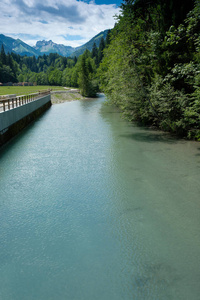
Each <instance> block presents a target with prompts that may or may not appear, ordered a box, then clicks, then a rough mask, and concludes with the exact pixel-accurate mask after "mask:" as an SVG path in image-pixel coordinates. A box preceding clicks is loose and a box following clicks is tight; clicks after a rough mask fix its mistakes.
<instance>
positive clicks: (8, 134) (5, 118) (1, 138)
mask: <svg viewBox="0 0 200 300" xmlns="http://www.w3.org/2000/svg"><path fill="white" fill-rule="evenodd" d="M50 106H51V96H50V95H46V96H43V97H41V98H40V99H37V100H34V101H32V102H30V103H27V104H24V105H22V106H19V107H16V108H13V109H10V110H7V111H5V112H1V113H0V147H1V146H2V145H3V144H5V143H6V142H7V141H9V140H10V139H11V138H12V137H14V136H15V135H17V134H18V133H19V132H20V131H21V130H22V129H23V128H25V127H26V126H27V125H28V124H29V123H31V122H32V121H34V120H35V119H36V118H37V117H39V116H40V115H41V114H42V113H43V112H44V111H45V110H47V109H48V108H49V107H50Z"/></svg>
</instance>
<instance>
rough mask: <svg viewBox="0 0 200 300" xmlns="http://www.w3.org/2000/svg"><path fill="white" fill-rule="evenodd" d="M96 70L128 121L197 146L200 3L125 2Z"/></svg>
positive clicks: (199, 125) (189, 0)
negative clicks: (187, 139) (159, 130)
mask: <svg viewBox="0 0 200 300" xmlns="http://www.w3.org/2000/svg"><path fill="white" fill-rule="evenodd" d="M121 12H122V13H121V15H120V16H119V17H118V21H117V24H116V26H115V28H114V29H113V30H112V32H111V36H110V40H111V41H110V44H109V46H108V47H107V48H106V49H105V50H104V58H103V60H102V62H101V64H100V67H99V70H98V76H99V78H100V86H101V89H102V90H103V91H104V92H105V93H106V95H107V97H108V99H109V101H110V102H111V103H114V104H115V105H117V106H118V107H119V108H120V109H121V111H122V112H123V114H124V115H125V116H126V117H127V118H128V119H129V120H131V121H135V122H139V123H140V124H144V125H151V126H156V127H158V128H160V129H162V130H166V131H170V132H172V133H174V134H177V135H179V136H183V137H187V138H191V139H197V140H200V35H199V33H200V2H199V1H198V0H197V1H192V0H184V1H181V2H178V1H176V0H165V1H162V0H148V1H145V0H124V3H123V4H122V5H121Z"/></svg>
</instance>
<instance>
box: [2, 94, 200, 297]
mask: <svg viewBox="0 0 200 300" xmlns="http://www.w3.org/2000/svg"><path fill="white" fill-rule="evenodd" d="M104 101H105V98H104V96H103V95H100V97H99V98H98V99H91V100H81V101H73V102H66V103H62V104H58V105H53V106H52V107H51V108H50V109H49V110H48V111H47V112H45V113H44V114H43V115H42V116H41V117H40V118H39V119H38V120H37V121H36V122H34V123H32V124H31V125H30V126H29V127H28V128H26V129H25V130H24V131H23V132H22V133H21V134H20V135H18V136H17V137H16V138H15V139H13V140H12V141H11V142H9V143H8V144H7V145H6V146H4V147H3V148H2V149H1V150H0V191H1V196H0V278H1V280H0V299H1V300H66V299H67V300H121V299H123V300H132V299H134V300H165V299H169V300H179V299H180V300H189V299H190V300H197V299H200V144H199V143H196V142H189V141H184V140H177V139H174V138H172V137H169V136H168V135H167V134H164V133H162V132H159V131H153V130H151V129H147V128H142V127H137V126H135V125H133V124H131V123H128V122H126V121H125V120H123V119H122V118H121V116H120V114H119V113H118V111H117V110H116V109H115V108H112V107H109V106H106V105H104Z"/></svg>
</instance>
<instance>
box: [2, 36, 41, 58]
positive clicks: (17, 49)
mask: <svg viewBox="0 0 200 300" xmlns="http://www.w3.org/2000/svg"><path fill="white" fill-rule="evenodd" d="M2 44H3V46H4V49H5V52H6V53H8V52H14V53H17V54H20V55H22V56H23V55H27V56H33V55H35V56H38V55H39V53H38V51H37V50H36V49H34V48H33V47H31V46H29V45H28V44H26V43H24V42H23V41H21V40H20V39H17V40H15V39H13V38H11V37H8V36H5V35H3V34H0V47H1V45H2Z"/></svg>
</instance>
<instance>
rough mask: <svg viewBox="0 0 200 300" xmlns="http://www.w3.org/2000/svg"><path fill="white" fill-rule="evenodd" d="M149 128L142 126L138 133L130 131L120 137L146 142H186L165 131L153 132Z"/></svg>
mask: <svg viewBox="0 0 200 300" xmlns="http://www.w3.org/2000/svg"><path fill="white" fill-rule="evenodd" d="M148 130H149V129H147V128H140V131H139V132H136V133H128V134H122V135H120V137H122V138H128V139H132V140H135V141H138V142H145V143H158V142H160V143H166V144H176V143H177V142H179V143H180V142H183V143H184V142H185V141H184V140H180V139H176V138H174V137H172V136H170V135H169V134H167V133H166V134H165V133H164V132H157V131H155V132H152V131H148Z"/></svg>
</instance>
